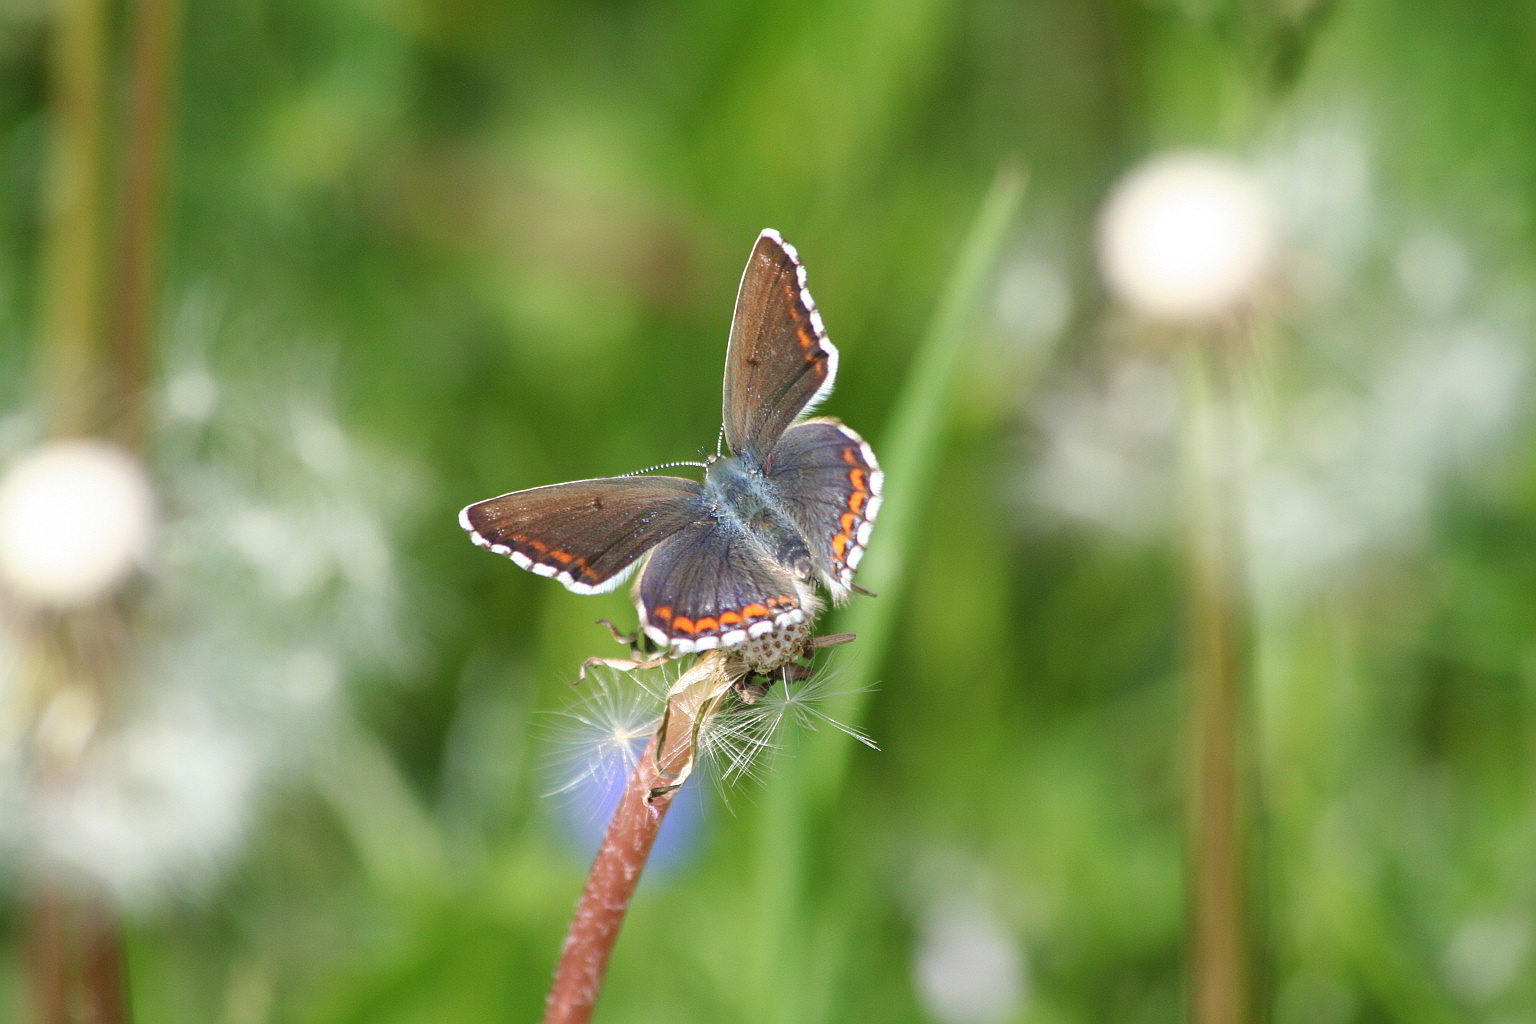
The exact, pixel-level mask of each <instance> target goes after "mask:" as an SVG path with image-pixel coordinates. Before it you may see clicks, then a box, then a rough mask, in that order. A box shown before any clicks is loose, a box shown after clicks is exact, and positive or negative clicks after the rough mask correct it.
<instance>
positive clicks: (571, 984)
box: [543, 651, 741, 1024]
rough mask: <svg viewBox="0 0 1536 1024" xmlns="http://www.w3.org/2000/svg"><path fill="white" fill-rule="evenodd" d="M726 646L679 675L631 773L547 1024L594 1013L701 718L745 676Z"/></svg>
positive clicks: (563, 961)
mask: <svg viewBox="0 0 1536 1024" xmlns="http://www.w3.org/2000/svg"><path fill="white" fill-rule="evenodd" d="M740 674H741V673H740V671H733V670H732V669H731V667H730V663H729V660H728V658H727V656H726V655H725V654H724V653H723V652H721V651H711V652H709V653H708V654H705V655H704V656H703V657H701V658H700V659H699V660H698V661H697V662H695V663H694V664H693V666H692V667H691V668H690V669H689V670H688V671H687V672H685V673H684V674H683V675H682V677H681V678H679V679H678V681H677V684H676V685H675V686H673V688H672V690H671V692H670V693H669V694H668V695H667V708H666V711H665V713H664V714H663V716H662V722H661V726H660V728H658V729H657V731H656V735H655V736H653V737H651V740H650V742H648V743H647V744H646V747H645V753H644V754H642V755H641V757H640V761H639V763H638V764H637V765H636V766H635V770H634V772H633V773H632V774H631V775H630V777H629V784H628V786H627V787H626V788H625V790H624V795H623V796H622V797H621V798H620V799H619V805H618V807H617V808H616V809H615V810H614V812H613V818H612V820H610V821H609V823H608V831H607V832H606V833H605V834H604V835H603V842H602V845H601V846H599V847H598V850H597V856H596V858H595V859H594V860H593V862H592V869H591V870H590V871H589V872H588V873H587V884H586V888H585V889H583V890H582V893H581V900H580V902H578V903H577V905H576V912H575V913H574V914H573V915H572V916H571V924H570V928H569V929H568V930H567V932H566V937H565V945H564V947H563V948H562V949H561V953H560V963H559V965H558V966H557V967H556V968H555V980H554V983H553V984H552V985H551V986H550V990H549V997H548V999H547V1000H546V1001H545V1003H544V1018H543V1020H544V1024H584V1022H586V1021H588V1020H590V1019H591V1018H592V1011H593V1008H594V1007H595V1006H596V1005H597V997H598V994H599V993H600V991H601V990H602V984H603V977H604V975H605V974H606V972H607V969H608V958H609V956H610V955H611V954H612V953H613V947H614V943H615V942H616V941H617V940H618V937H619V928H620V926H621V925H622V924H623V923H624V915H625V912H626V911H628V910H629V904H630V901H631V900H632V899H633V898H634V894H635V888H636V887H637V886H638V885H639V883H640V875H641V872H643V871H644V870H645V864H646V861H647V860H648V859H649V858H650V855H651V847H652V846H653V845H654V844H655V842H656V836H657V835H658V834H659V833H660V832H661V822H662V819H663V818H665V817H666V815H667V810H668V808H670V807H671V806H672V800H673V798H674V797H675V796H676V795H677V792H678V790H679V789H680V788H682V785H683V783H684V782H685V781H686V780H687V778H688V776H689V775H690V774H691V773H692V771H693V764H694V758H695V756H696V753H697V750H696V742H697V738H698V729H699V725H700V723H701V722H702V721H703V720H704V719H705V718H706V717H707V716H708V715H709V714H710V713H712V711H713V710H714V709H715V707H717V706H718V703H719V701H720V700H721V699H722V698H723V697H724V696H725V695H726V694H727V693H729V691H730V688H731V686H732V684H733V683H734V682H735V680H736V679H737V678H738V677H739V676H740Z"/></svg>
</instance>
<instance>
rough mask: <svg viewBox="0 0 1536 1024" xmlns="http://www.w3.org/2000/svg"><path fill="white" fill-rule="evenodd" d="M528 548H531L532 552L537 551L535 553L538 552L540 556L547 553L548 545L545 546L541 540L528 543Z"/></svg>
mask: <svg viewBox="0 0 1536 1024" xmlns="http://www.w3.org/2000/svg"><path fill="white" fill-rule="evenodd" d="M528 546H529V547H531V548H533V550H535V551H537V552H538V553H539V554H541V555H542V554H543V553H544V552H546V551H548V550H549V545H548V544H545V543H544V542H543V541H541V540H530V541H529V542H528Z"/></svg>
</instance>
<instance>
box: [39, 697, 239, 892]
mask: <svg viewBox="0 0 1536 1024" xmlns="http://www.w3.org/2000/svg"><path fill="white" fill-rule="evenodd" d="M256 769H257V761H256V758H255V756H254V752H253V751H252V750H251V748H250V747H249V745H248V743H247V742H246V738H245V737H243V736H241V735H239V734H238V733H232V732H229V731H227V730H224V729H221V728H218V727H217V726H215V725H213V724H212V723H209V722H206V721H187V720H182V719H179V718H178V716H177V715H176V714H175V713H169V714H160V715H149V716H145V717H144V718H143V719H141V720H139V721H136V722H134V723H133V724H131V725H130V726H128V727H126V728H123V729H120V730H117V731H115V732H113V733H111V734H110V735H108V736H105V737H104V738H103V741H102V742H101V743H99V744H96V745H94V746H93V747H92V748H91V750H90V751H89V752H88V754H87V756H86V757H85V758H84V760H83V761H82V762H81V763H80V765H79V768H78V770H77V771H76V772H75V773H73V776H72V778H71V779H70V780H69V782H68V783H67V784H66V785H63V786H60V787H56V788H52V789H48V788H45V789H44V791H43V792H42V793H41V795H39V796H38V797H36V798H35V799H34V803H33V807H32V817H33V821H34V825H33V828H34V833H35V845H36V849H37V851H38V852H40V853H41V854H42V855H43V857H44V858H45V860H46V861H47V862H49V863H52V864H53V865H55V866H56V867H59V868H62V869H64V870H66V871H69V872H72V873H76V874H79V875H83V876H85V877H88V878H91V879H93V880H94V881H95V882H97V883H99V884H102V885H105V886H106V887H107V888H108V889H110V890H111V891H113V892H114V893H116V894H117V895H118V896H119V897H121V898H123V899H125V900H129V901H139V900H143V899H146V898H153V897H155V896H158V895H159V894H160V893H161V892H162V890H163V889H164V888H165V887H166V886H167V885H168V884H169V883H170V881H171V880H172V879H174V880H175V881H176V882H177V883H178V884H179V885H180V886H182V887H184V886H185V885H186V884H188V883H189V882H193V881H195V880H197V879H199V878H202V877H204V876H206V875H207V874H208V873H209V872H210V871H211V869H212V868H213V867H214V866H215V865H216V863H217V862H218V861H219V860H220V859H221V857H222V855H223V854H224V852H225V851H226V850H227V849H228V848H229V847H230V846H231V845H232V844H233V843H234V842H235V841H236V840H237V839H238V837H239V836H240V835H241V833H242V829H243V825H244V823H245V812H244V807H245V805H246V802H247V801H248V799H249V795H250V792H251V790H252V789H253V787H254V785H255V782H256V779H257V772H256Z"/></svg>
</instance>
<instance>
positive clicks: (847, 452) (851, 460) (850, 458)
mask: <svg viewBox="0 0 1536 1024" xmlns="http://www.w3.org/2000/svg"><path fill="white" fill-rule="evenodd" d="M843 461H844V462H846V463H848V465H850V466H853V465H857V464H858V461H859V460H858V459H857V458H856V457H855V456H854V454H853V449H852V448H844V449H843Z"/></svg>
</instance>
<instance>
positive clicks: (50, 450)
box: [0, 440, 155, 608]
mask: <svg viewBox="0 0 1536 1024" xmlns="http://www.w3.org/2000/svg"><path fill="white" fill-rule="evenodd" d="M154 508H155V501H154V493H153V491H152V490H151V488H150V484H149V477H148V475H147V474H146V473H145V471H144V467H143V465H142V463H140V462H139V461H138V460H137V459H136V458H134V457H133V456H132V455H130V454H128V453H127V452H125V451H123V450H122V449H120V448H117V447H114V446H112V445H109V444H106V443H104V442H101V441H84V440H76V441H55V442H51V443H48V444H45V445H43V446H41V447H38V448H35V449H33V450H32V451H31V452H28V453H26V454H24V455H22V456H21V457H20V458H19V459H17V460H16V461H15V462H14V463H13V464H12V465H11V466H10V467H9V469H7V470H6V471H5V473H4V475H3V476H0V586H3V587H4V588H5V589H7V590H9V591H11V592H12V593H13V594H14V595H15V596H16V597H18V598H20V599H21V600H23V601H26V602H28V603H31V604H36V605H42V606H47V607H54V608H70V607H77V606H79V605H83V604H88V603H90V602H91V601H95V600H98V599H100V598H102V597H105V596H106V595H107V594H109V593H110V592H111V591H112V590H113V589H115V588H116V587H118V586H120V585H121V584H122V583H123V582H124V581H125V580H126V579H127V578H128V576H129V574H130V573H131V572H132V571H133V570H134V569H135V568H136V567H138V566H139V565H141V564H142V563H143V561H144V558H145V556H146V554H147V552H148V550H149V545H150V538H151V533H152V531H153V527H154Z"/></svg>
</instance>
